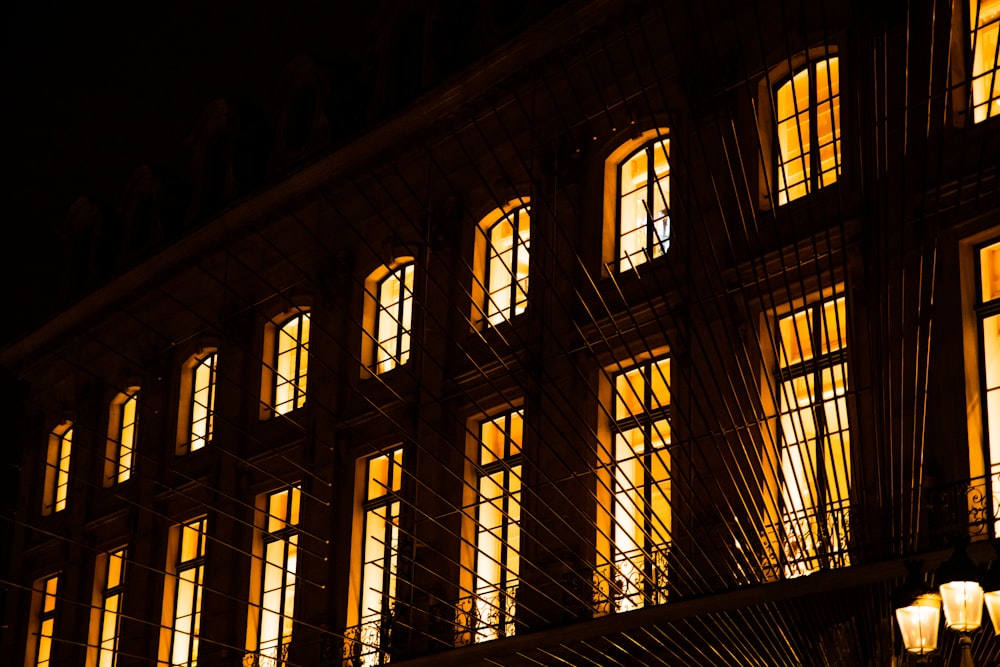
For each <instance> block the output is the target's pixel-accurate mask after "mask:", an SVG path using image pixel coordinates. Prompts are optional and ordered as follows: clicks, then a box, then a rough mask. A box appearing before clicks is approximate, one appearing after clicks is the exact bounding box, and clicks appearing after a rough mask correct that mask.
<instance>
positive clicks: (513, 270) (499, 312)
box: [471, 197, 531, 329]
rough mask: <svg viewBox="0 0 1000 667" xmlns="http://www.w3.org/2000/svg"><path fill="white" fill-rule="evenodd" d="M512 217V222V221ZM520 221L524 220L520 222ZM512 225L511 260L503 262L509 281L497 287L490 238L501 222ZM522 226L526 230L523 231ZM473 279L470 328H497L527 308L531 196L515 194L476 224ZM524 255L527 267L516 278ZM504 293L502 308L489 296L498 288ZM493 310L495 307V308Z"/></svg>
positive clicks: (494, 247)
mask: <svg viewBox="0 0 1000 667" xmlns="http://www.w3.org/2000/svg"><path fill="white" fill-rule="evenodd" d="M512 219H513V222H511V221H512ZM522 220H523V221H524V222H525V223H526V224H524V225H522V224H521V222H522ZM505 221H506V222H507V223H508V224H510V226H511V227H512V228H513V232H512V235H511V238H512V239H513V241H512V243H511V248H510V254H511V262H510V264H509V265H508V264H506V263H504V265H503V268H505V269H507V270H508V275H509V280H504V281H500V282H499V283H498V285H497V286H496V288H494V285H492V284H491V282H492V281H493V278H494V277H495V276H494V273H493V259H494V257H495V256H496V254H498V253H496V244H495V243H494V242H493V239H492V231H493V230H494V229H496V228H497V226H498V225H500V224H501V223H503V222H505ZM522 227H524V228H525V230H526V231H525V232H524V233H522ZM473 253H474V260H473V271H472V272H473V279H472V290H471V296H472V315H471V321H472V324H473V328H476V329H485V328H489V327H496V326H498V325H501V324H503V323H504V322H510V321H511V320H513V319H514V318H516V317H517V316H518V315H521V314H523V313H524V312H525V311H526V310H527V308H528V284H529V277H530V260H531V199H530V197H515V198H513V199H511V200H510V201H508V202H507V203H506V204H504V205H503V206H501V207H498V208H496V209H494V210H493V211H491V212H490V213H489V215H487V216H485V217H483V219H482V220H480V221H479V224H478V225H477V226H476V233H475V243H474V249H473ZM521 255H524V256H526V257H527V261H526V262H523V265H524V266H525V267H527V268H526V271H525V273H524V276H523V278H521V277H519V274H518V271H517V267H518V266H519V265H521V264H522V262H520V261H519V260H520V256H521ZM504 290H505V291H506V292H507V299H508V303H507V305H506V306H504V307H503V308H502V309H501V308H497V307H496V304H497V302H496V300H495V299H494V298H493V296H492V295H494V294H496V293H497V292H499V291H504ZM494 309H495V310H494Z"/></svg>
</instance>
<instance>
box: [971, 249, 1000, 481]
mask: <svg viewBox="0 0 1000 667" xmlns="http://www.w3.org/2000/svg"><path fill="white" fill-rule="evenodd" d="M977 264H978V271H977V273H978V276H979V280H978V284H979V289H978V290H977V291H978V294H977V299H976V314H977V319H978V320H979V341H980V348H979V349H980V354H979V383H980V387H981V389H980V394H981V396H982V398H983V400H982V401H981V403H982V405H983V406H984V407H985V409H984V410H983V450H984V451H983V455H984V456H985V458H986V462H987V464H986V466H984V468H985V472H987V473H988V474H989V476H990V478H991V481H992V486H993V489H994V491H993V493H994V495H996V485H997V481H996V480H997V475H998V474H1000V241H993V242H991V243H989V244H988V245H986V246H984V247H981V248H979V250H978V252H977Z"/></svg>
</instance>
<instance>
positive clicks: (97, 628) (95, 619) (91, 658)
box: [87, 546, 128, 667]
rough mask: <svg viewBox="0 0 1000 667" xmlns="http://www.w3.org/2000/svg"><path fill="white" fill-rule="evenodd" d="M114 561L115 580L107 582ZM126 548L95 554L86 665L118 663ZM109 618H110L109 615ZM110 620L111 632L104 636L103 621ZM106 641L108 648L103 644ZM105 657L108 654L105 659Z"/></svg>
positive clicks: (103, 666) (112, 665) (105, 666)
mask: <svg viewBox="0 0 1000 667" xmlns="http://www.w3.org/2000/svg"><path fill="white" fill-rule="evenodd" d="M116 561H117V563H118V570H117V582H116V583H111V580H112V573H113V572H114V570H113V568H112V565H113V564H114V563H115V562H116ZM127 563H128V547H126V546H122V547H118V548H115V549H111V550H109V551H105V552H103V553H100V554H98V556H97V559H96V563H95V566H94V590H93V600H92V602H91V611H90V640H89V641H88V643H87V665H88V667H115V665H116V664H117V662H118V654H119V642H120V640H121V637H122V633H121V622H122V620H123V618H124V617H123V612H122V605H123V601H124V598H125V575H126V569H127V567H126V566H127ZM112 598H117V599H116V602H115V608H114V609H113V610H110V611H109V608H108V601H109V600H110V599H112ZM109 617H110V618H109ZM109 621H110V622H112V623H114V633H113V635H112V636H111V637H105V630H106V629H107V624H108V623H109ZM108 642H110V644H111V645H110V647H107V646H106V645H107V644H108ZM106 656H110V658H109V659H107V658H106Z"/></svg>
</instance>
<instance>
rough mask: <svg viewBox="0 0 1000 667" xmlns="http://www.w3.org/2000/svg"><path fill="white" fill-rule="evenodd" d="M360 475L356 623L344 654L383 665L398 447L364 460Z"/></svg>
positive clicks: (361, 666) (390, 617) (391, 599)
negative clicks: (362, 483)
mask: <svg viewBox="0 0 1000 667" xmlns="http://www.w3.org/2000/svg"><path fill="white" fill-rule="evenodd" d="M364 479H365V488H364V496H363V499H362V511H363V515H364V527H363V530H364V535H363V538H362V540H361V572H360V582H361V591H360V597H359V608H358V609H357V611H356V613H357V619H358V624H357V626H355V627H354V628H352V629H351V630H349V631H348V633H347V635H346V638H347V640H348V641H345V643H344V644H345V656H344V657H345V658H346V659H348V660H350V661H351V662H350V664H351V665H353V666H355V667H371V666H372V665H384V664H387V663H388V662H389V660H390V658H391V654H390V646H391V645H392V629H393V621H394V618H395V611H396V609H395V606H396V576H397V572H398V565H399V509H400V498H399V492H400V489H401V488H402V482H403V449H402V447H398V448H396V449H394V450H392V451H390V452H387V453H385V454H381V455H379V456H374V457H371V458H369V459H368V460H367V461H366V462H365V477H364Z"/></svg>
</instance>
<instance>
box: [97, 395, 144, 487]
mask: <svg viewBox="0 0 1000 667" xmlns="http://www.w3.org/2000/svg"><path fill="white" fill-rule="evenodd" d="M140 392H141V388H140V387H139V386H138V385H133V386H130V387H128V388H126V389H125V390H124V391H121V392H119V393H118V394H116V395H115V397H114V398H113V399H111V403H110V405H109V406H108V439H107V445H106V447H105V450H106V451H105V456H104V479H103V485H104V486H105V487H111V486H115V485H117V484H122V483H124V482H127V481H128V480H129V479H130V478H131V477H132V472H133V470H134V469H135V458H136V456H135V454H136V452H135V447H136V443H137V442H138V428H139V395H140ZM129 420H130V421H129Z"/></svg>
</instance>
